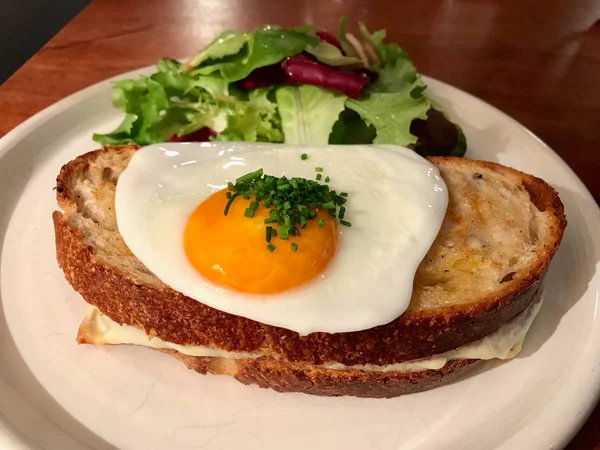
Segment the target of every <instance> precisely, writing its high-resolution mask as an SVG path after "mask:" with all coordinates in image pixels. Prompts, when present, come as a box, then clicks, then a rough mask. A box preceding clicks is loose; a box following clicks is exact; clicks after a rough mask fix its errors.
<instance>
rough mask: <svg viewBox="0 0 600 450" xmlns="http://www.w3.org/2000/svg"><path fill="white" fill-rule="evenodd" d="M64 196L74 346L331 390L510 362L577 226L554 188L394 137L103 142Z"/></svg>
mask: <svg viewBox="0 0 600 450" xmlns="http://www.w3.org/2000/svg"><path fill="white" fill-rule="evenodd" d="M56 192H57V201H58V206H59V208H60V210H57V211H55V212H54V213H53V221H54V228H55V236H56V256H57V261H58V264H59V266H60V267H61V268H62V270H63V272H64V275H65V278H66V280H67V281H68V282H69V283H70V284H71V286H72V287H73V288H74V289H75V291H77V292H78V293H79V294H80V295H81V296H82V298H83V299H84V300H85V302H87V303H88V304H89V312H88V314H87V316H86V317H85V318H84V320H83V322H82V324H81V326H80V328H79V331H78V335H77V340H78V342H79V343H81V344H95V345H107V344H133V345H141V346H146V347H149V348H152V349H154V350H158V351H160V352H163V353H166V354H169V355H171V356H174V357H175V358H177V359H179V360H180V361H181V362H183V363H184V364H185V365H186V366H187V367H188V368H189V369H192V370H195V371H197V372H199V373H202V374H207V373H211V374H223V375H229V376H232V377H234V378H235V379H237V380H238V381H240V382H242V383H244V384H254V385H258V386H259V387H263V388H271V389H274V390H276V391H278V392H301V393H307V394H314V395H323V396H341V395H350V396H357V397H395V396H398V395H403V394H409V393H414V392H419V391H424V390H428V389H432V388H435V387H438V386H442V385H444V384H447V383H449V382H452V381H453V380H456V379H459V378H460V377H462V376H464V374H465V373H466V372H468V371H471V370H473V369H474V368H475V367H477V366H478V365H480V364H482V363H483V362H484V361H486V360H491V359H500V360H506V359H510V358H512V357H514V356H515V355H516V354H518V352H519V351H520V349H521V345H522V343H523V340H524V339H525V335H526V333H527V331H528V329H529V327H530V326H531V323H532V322H533V320H534V318H535V316H536V314H537V312H538V311H539V309H540V307H541V306H542V281H543V278H544V275H545V273H546V271H547V269H548V266H549V264H550V261H551V259H552V257H553V256H554V254H555V253H556V251H557V249H558V247H559V245H560V242H561V239H562V235H563V231H564V229H565V227H566V219H565V216H564V210H563V205H562V203H561V201H560V199H559V197H558V195H557V193H556V192H555V191H554V189H553V188H552V187H550V186H549V185H548V184H547V183H546V182H544V181H543V180H540V179H538V178H536V177H534V176H531V175H527V174H525V173H522V172H519V171H517V170H514V169H512V168H508V167H504V166H502V165H499V164H496V163H492V162H485V161H477V160H469V159H466V158H461V157H453V156H430V157H428V158H427V159H425V158H422V157H421V156H419V155H417V153H416V152H414V150H413V149H408V148H404V147H398V146H395V145H364V146H361V145H352V146H294V145H281V144H280V145H272V144H251V143H249V144H246V143H227V142H224V143H219V142H215V143H199V144H179V143H171V144H168V143H165V144H156V145H148V146H144V147H141V146H139V145H137V144H119V145H107V146H104V147H103V148H101V149H98V150H95V151H92V152H89V153H86V154H84V155H82V156H80V157H78V158H76V159H74V160H73V161H70V162H68V163H67V164H65V165H64V166H63V168H62V169H61V171H60V174H59V175H58V178H57V184H56Z"/></svg>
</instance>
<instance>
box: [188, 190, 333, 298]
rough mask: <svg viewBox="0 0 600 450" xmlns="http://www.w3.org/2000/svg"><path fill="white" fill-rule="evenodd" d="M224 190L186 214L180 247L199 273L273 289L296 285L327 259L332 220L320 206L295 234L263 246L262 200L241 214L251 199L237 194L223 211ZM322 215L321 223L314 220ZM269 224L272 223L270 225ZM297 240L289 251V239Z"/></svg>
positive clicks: (237, 285)
mask: <svg viewBox="0 0 600 450" xmlns="http://www.w3.org/2000/svg"><path fill="white" fill-rule="evenodd" d="M226 192H227V190H226V189H224V190H221V191H219V192H216V193H214V194H213V195H211V196H210V197H208V198H207V199H206V200H204V201H203V202H202V203H201V204H200V205H199V206H198V207H197V208H196V210H195V211H194V212H193V213H192V215H191V216H190V218H189V219H188V222H187V225H186V227H185V231H184V239H183V242H184V249H185V253H186V255H187V257H188V259H189V260H190V262H191V263H192V265H193V266H194V267H195V268H196V270H198V272H200V273H201V274H202V275H203V276H204V277H206V278H208V279H209V280H211V281H212V282H214V283H216V284H218V285H221V286H223V287H227V288H232V289H235V290H237V291H240V292H246V293H250V294H274V293H277V292H282V291H285V290H287V289H291V288H294V287H297V286H301V285H302V284H304V283H307V282H308V281H310V280H312V279H313V278H315V277H316V276H318V275H319V274H321V273H322V272H323V271H324V270H325V268H326V267H327V265H328V264H329V262H330V261H331V259H332V257H333V255H334V253H335V248H336V243H337V229H336V228H337V227H336V223H335V220H334V219H332V218H331V217H330V216H329V214H328V213H327V212H326V211H318V217H317V218H316V219H313V220H309V221H308V222H307V225H306V228H304V229H300V232H301V235H300V236H290V237H289V239H287V240H283V239H280V238H279V236H277V237H275V238H272V240H271V242H272V244H273V245H275V247H276V248H275V250H274V251H273V252H269V250H267V248H266V246H267V242H266V227H267V226H269V225H268V224H265V222H264V221H265V219H266V218H268V217H269V211H270V209H269V208H264V207H263V206H262V204H261V205H260V206H259V207H258V209H256V211H255V213H254V217H252V218H248V217H245V216H244V210H245V209H246V208H247V207H248V205H249V203H250V201H251V200H254V199H253V198H252V199H250V200H244V199H242V198H237V199H236V200H235V201H234V202H233V203H232V204H231V207H230V209H229V212H228V214H227V216H225V215H224V213H223V212H224V210H225V206H226V204H227V197H226ZM319 219H324V220H325V224H324V225H323V226H322V227H318V226H317V222H318V221H319ZM271 226H273V227H274V228H277V227H276V224H273V225H271ZM292 242H295V243H296V244H297V245H298V248H297V250H296V251H293V250H292V249H291V247H290V244H291V243H292Z"/></svg>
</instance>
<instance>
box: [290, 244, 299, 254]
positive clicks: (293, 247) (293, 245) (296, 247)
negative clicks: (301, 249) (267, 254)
mask: <svg viewBox="0 0 600 450" xmlns="http://www.w3.org/2000/svg"><path fill="white" fill-rule="evenodd" d="M290 248H291V249H292V251H293V252H295V251H296V250H298V244H296V243H295V242H292V243H291V244H290Z"/></svg>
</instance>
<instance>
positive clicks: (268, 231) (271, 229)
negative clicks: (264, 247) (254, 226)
mask: <svg viewBox="0 0 600 450" xmlns="http://www.w3.org/2000/svg"><path fill="white" fill-rule="evenodd" d="M272 233H273V227H267V236H266V237H267V242H271V234H272Z"/></svg>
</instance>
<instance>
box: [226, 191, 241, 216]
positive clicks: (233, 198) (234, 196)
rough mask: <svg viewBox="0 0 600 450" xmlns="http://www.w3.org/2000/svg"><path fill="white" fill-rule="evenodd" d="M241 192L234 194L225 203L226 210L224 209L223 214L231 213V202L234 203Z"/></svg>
mask: <svg viewBox="0 0 600 450" xmlns="http://www.w3.org/2000/svg"><path fill="white" fill-rule="evenodd" d="M238 195H239V194H235V193H234V194H232V195H231V196H230V197H229V200H228V201H227V204H226V205H225V211H223V214H225V215H227V214H228V213H229V208H231V204H232V203H233V201H234V200H235V198H236V197H237V196H238Z"/></svg>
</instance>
